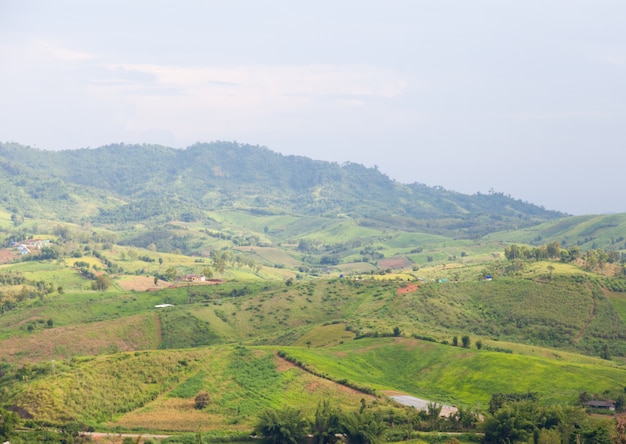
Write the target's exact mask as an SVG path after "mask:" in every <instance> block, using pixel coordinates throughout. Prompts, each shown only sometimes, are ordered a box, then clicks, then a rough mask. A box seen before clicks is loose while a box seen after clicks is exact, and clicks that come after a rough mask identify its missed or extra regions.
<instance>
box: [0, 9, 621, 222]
mask: <svg viewBox="0 0 626 444" xmlns="http://www.w3.org/2000/svg"><path fill="white" fill-rule="evenodd" d="M214 140H228V141H231V140H236V141H238V142H241V143H250V144H254V145H256V144H258V145H264V146H266V147H268V148H270V149H271V150H274V151H278V152H280V153H283V154H298V155H304V156H307V157H311V158H314V159H320V160H329V161H338V162H345V161H352V162H357V163H362V164H364V165H366V166H374V165H377V166H378V168H379V169H380V171H382V172H383V173H385V174H387V175H388V176H390V177H392V178H394V179H396V180H398V181H401V182H405V183H411V182H420V183H425V184H427V185H440V186H443V187H444V188H447V189H451V190H455V191H460V192H463V193H468V194H473V193H475V192H477V191H480V192H483V193H485V192H488V191H489V190H490V189H493V190H495V191H497V192H503V193H505V194H510V195H511V196H512V197H515V198H519V199H523V200H527V201H529V202H532V203H536V204H539V205H543V206H545V207H546V208H548V209H555V210H561V211H565V212H568V213H572V214H589V213H607V212H626V199H625V198H624V193H625V192H626V2H624V1H623V0H615V1H608V0H588V1H577V0H555V1H550V0H540V1H539V0H538V1H534V0H523V1H505V0H498V1H496V0H493V1H488V0H471V1H470V0H429V1H425V0H424V1H422V0H385V1H382V0H381V1H369V0H344V1H341V0H334V1H327V0H316V1H309V2H297V1H293V0H288V1H269V0H267V1H264V0H249V1H240V0H224V1H210V0H207V1H156V0H134V1H131V0H123V1H116V0H107V1H98V0H93V1H88V0H79V1H65V0H55V1H48V0H41V1H29V0H0V141H4V142H6V141H14V142H18V143H22V144H25V145H31V146H36V147H38V148H42V149H55V150H58V149H76V148H84V147H98V146H102V145H105V144H109V143H116V142H124V143H156V144H161V145H166V146H172V147H176V148H184V147H187V146H189V145H191V144H193V143H195V142H199V141H200V142H210V141H214Z"/></svg>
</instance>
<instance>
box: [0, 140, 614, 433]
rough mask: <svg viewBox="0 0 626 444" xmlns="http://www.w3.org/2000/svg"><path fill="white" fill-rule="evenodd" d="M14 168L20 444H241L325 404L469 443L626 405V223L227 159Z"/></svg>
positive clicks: (53, 156) (3, 277)
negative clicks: (423, 408)
mask: <svg viewBox="0 0 626 444" xmlns="http://www.w3.org/2000/svg"><path fill="white" fill-rule="evenodd" d="M0 170H1V174H0V243H1V247H2V248H0V350H1V351H2V353H1V355H0V415H3V414H4V415H6V413H3V412H10V411H13V412H16V413H19V415H20V416H21V424H22V425H25V426H26V428H27V430H26V431H24V432H19V433H18V434H17V435H12V436H11V442H13V441H15V442H20V438H19V436H20V435H21V436H24V437H25V438H24V440H26V442H39V441H44V439H43V436H44V435H45V434H47V433H49V434H53V435H54V434H59V433H61V434H68V433H69V432H68V431H67V430H75V431H76V430H87V429H90V428H96V429H99V430H115V431H119V430H126V431H138V432H145V431H162V432H167V433H171V434H178V433H182V432H195V433H197V435H196V436H195V437H189V436H181V437H180V440H178V439H179V438H178V437H176V436H175V437H173V438H171V440H169V441H168V440H164V441H163V442H172V443H174V442H208V440H209V438H208V435H206V434H212V435H211V436H212V437H213V438H215V439H218V440H240V439H247V438H249V435H250V432H251V429H252V428H253V427H254V424H255V422H256V421H257V418H258V417H259V415H261V414H262V413H263V412H264V411H266V410H267V409H270V410H271V411H280V410H281V409H285V408H289V407H297V408H299V409H301V410H302V412H303V415H306V417H307V418H308V419H307V421H309V420H310V419H311V418H313V416H314V415H315V414H316V410H317V408H318V405H321V404H320V402H321V401H324V400H331V401H332V404H333V405H334V406H336V407H337V408H340V409H342V411H343V412H357V411H359V412H361V413H363V411H364V410H365V411H366V412H367V414H364V416H363V418H365V417H367V418H370V417H369V416H368V415H369V412H375V413H372V415H376V417H377V418H378V419H379V420H380V421H382V422H384V423H385V427H386V430H387V431H386V437H387V438H389V439H390V440H391V439H393V440H402V439H409V438H415V437H416V435H415V434H416V433H418V432H419V433H421V432H423V431H425V432H435V431H437V432H439V431H453V432H455V433H457V432H471V433H474V432H476V427H478V422H479V418H480V416H479V415H478V414H479V413H480V414H481V415H485V414H487V406H488V404H489V402H490V400H491V398H492V396H493V395H498V394H502V393H508V394H514V393H517V394H519V393H527V394H529V395H530V394H532V396H535V395H534V393H535V392H536V395H537V400H536V405H535V407H534V408H537V409H543V408H552V407H548V406H550V405H552V404H558V406H556V407H555V408H556V409H560V410H559V411H561V412H567V413H560V415H561V417H567V416H568V415H571V416H572V418H574V419H572V421H578V420H579V416H577V415H584V412H582V410H581V408H580V407H581V403H580V401H581V400H583V399H597V400H602V399H613V400H616V401H619V402H621V401H620V400H623V397H624V394H623V393H624V387H623V381H624V380H626V373H625V372H626V367H625V366H626V296H625V295H626V278H625V276H626V268H625V266H624V263H625V257H626V256H625V254H624V253H625V252H626V242H625V241H624V238H625V237H626V215H607V216H592V215H589V216H577V217H568V216H566V215H563V214H561V213H558V212H552V211H546V210H545V209H543V208H539V207H537V206H534V205H532V204H529V203H525V202H521V201H518V200H515V199H512V198H510V197H507V196H503V195H501V194H497V193H493V194H489V195H481V194H477V195H474V196H467V195H462V194H460V193H455V192H452V191H447V190H443V189H441V188H431V187H427V186H425V185H422V184H417V183H416V184H411V185H404V184H400V183H398V182H395V181H392V180H390V179H389V178H388V177H386V176H385V175H384V174H382V173H381V172H379V171H378V170H376V169H371V168H365V167H363V166H361V165H358V164H354V163H348V164H345V165H338V164H333V163H328V162H320V161H314V160H311V159H307V158H302V157H296V156H282V155H280V154H277V153H273V152H271V151H270V150H267V149H265V148H262V147H254V146H248V145H240V144H235V143H223V142H216V143H212V144H197V145H194V146H192V147H189V148H187V149H184V150H177V149H172V148H167V147H161V146H146V145H143V146H126V145H112V146H107V147H102V148H97V149H84V150H74V151H62V152H49V151H42V150H36V149H32V148H27V147H23V146H19V145H16V144H0ZM512 252H514V253H515V254H513V253H512ZM207 393H208V397H209V401H208V405H207V406H205V407H206V408H197V406H196V405H195V398H196V396H198V395H200V394H202V395H203V396H204V395H205V394H207ZM397 394H402V395H408V396H415V397H419V398H422V399H424V400H426V401H435V402H437V403H445V404H446V405H448V406H456V407H459V408H460V409H461V410H460V412H461V413H459V415H460V416H458V415H457V416H452V417H450V418H448V419H445V418H440V417H438V415H437V414H432V412H430V411H429V412H417V411H415V410H413V409H407V408H405V407H401V406H399V405H398V404H396V403H395V402H393V401H392V400H391V399H390V398H389V397H390V396H392V395H397ZM620 408H621V407H620ZM361 413H359V414H361ZM355 414H356V413H355ZM429 415H430V416H429ZM464 415H465V416H464ZM487 415H488V414H487ZM382 418H384V419H382ZM462 418H465V420H463V421H462V420H461V419H462ZM370 419H371V418H370ZM585 421H587V420H585ZM591 421H593V420H591ZM462 423H463V424H462ZM399 424H402V426H401V427H400V426H398V427H396V426H397V425H399ZM577 424H578V423H577ZM585 424H587V423H586V422H585ZM579 425H580V424H579ZM581 427H582V426H581ZM584 427H595V425H592V426H588V425H585V426H584ZM589 430H592V429H589ZM589 433H595V432H593V430H592V431H591V432H589ZM202 434H205V436H204V438H207V439H203V437H202V436H201V435H202ZM6 436H7V435H4V436H3V432H2V423H0V438H2V437H6ZM73 436H74V437H76V436H77V435H76V434H75V435H73ZM455 436H456V435H455ZM572 436H573V435H572ZM458 437H459V439H464V438H462V437H461V436H460V435H458ZM213 438H211V439H213ZM570 438H571V436H570ZM46 439H47V438H46ZM72 439H74V438H72ZM72 439H70V438H67V437H64V438H63V439H61V441H63V442H73V441H72ZM480 439H481V438H479V437H477V436H473V437H469V438H467V440H468V441H473V442H475V441H479V440H480ZM568 439H569V438H568ZM29 440H30V441H29ZM426 440H427V441H428V442H431V441H432V442H435V440H437V442H440V441H441V438H440V437H436V438H435V437H433V436H429V437H428V438H426ZM48 441H49V442H57V441H54V439H53V438H50V440H48ZM119 441H121V439H120V440H118V442H119ZM137 442H139V439H137ZM368 442H369V441H368ZM581 442H582V441H581Z"/></svg>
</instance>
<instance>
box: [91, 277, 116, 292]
mask: <svg viewBox="0 0 626 444" xmlns="http://www.w3.org/2000/svg"><path fill="white" fill-rule="evenodd" d="M112 283H113V281H112V280H111V278H110V277H109V275H108V274H99V275H97V276H96V280H95V281H94V282H92V284H91V288H92V289H93V290H96V291H105V290H107V289H108V288H109V287H110V286H111V284H112Z"/></svg>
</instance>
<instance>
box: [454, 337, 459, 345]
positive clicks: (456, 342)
mask: <svg viewBox="0 0 626 444" xmlns="http://www.w3.org/2000/svg"><path fill="white" fill-rule="evenodd" d="M452 345H454V346H455V347H456V346H457V345H459V338H458V337H456V336H452Z"/></svg>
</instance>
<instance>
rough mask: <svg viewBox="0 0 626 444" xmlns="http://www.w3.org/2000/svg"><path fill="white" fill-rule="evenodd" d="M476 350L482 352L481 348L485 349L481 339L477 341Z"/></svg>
mask: <svg viewBox="0 0 626 444" xmlns="http://www.w3.org/2000/svg"><path fill="white" fill-rule="evenodd" d="M476 348H477V349H478V350H480V349H481V348H483V341H481V340H480V339H479V340H478V341H476Z"/></svg>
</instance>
